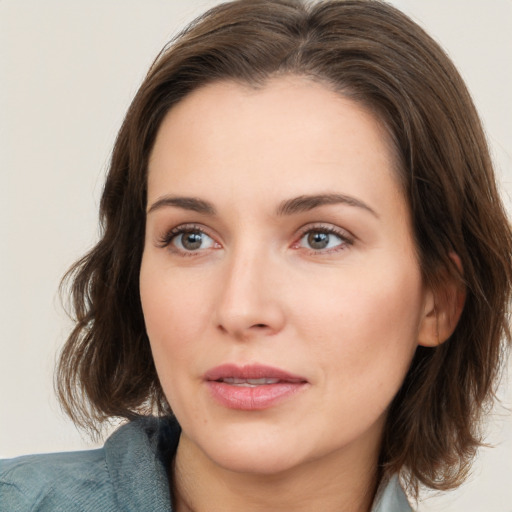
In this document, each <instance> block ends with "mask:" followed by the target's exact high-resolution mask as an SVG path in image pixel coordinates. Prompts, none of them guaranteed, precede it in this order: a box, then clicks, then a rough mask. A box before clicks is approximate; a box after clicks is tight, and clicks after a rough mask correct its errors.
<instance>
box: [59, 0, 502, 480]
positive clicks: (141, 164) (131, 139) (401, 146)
mask: <svg viewBox="0 0 512 512" xmlns="http://www.w3.org/2000/svg"><path fill="white" fill-rule="evenodd" d="M277 74H294V75H301V76H307V77H310V78H312V79H315V80H320V81H321V82H323V83H326V84H328V85H329V86H331V87H334V88H335V89H336V90H337V91H339V92H340V94H342V95H344V96H347V97H349V98H352V99H353V100H355V101H358V102H361V103H362V104H364V105H366V106H367V107H369V108H371V109H372V110H373V111H374V112H375V113H376V114H377V116H378V117H379V118H380V119H381V120H382V122H383V123H384V124H385V125H386V127H387V129H388V130H389V132H390V133H391V135H392V138H393V142H394V145H395V148H396V150H397V153H398V155H399V159H400V160H401V162H400V164H401V165H400V167H401V170H400V173H401V180H402V183H403V187H404V192H405V195H406V197H407V199H408V201H409V204H410V208H411V213H412V219H413V229H414V236H415V241H416V245H417V249H418V254H419V259H420V264H421V268H422V272H423V276H424V279H425V280H426V282H427V283H429V284H430V285H431V286H436V284H438V283H439V281H440V280H441V279H443V276H444V277H446V275H447V273H449V274H450V275H451V276H452V277H454V278H456V279H457V280H458V282H459V283H461V285H463V286H465V288H466V302H465V306H464V310H463V312H462V315H461V318H460V321H459V323H458V325H457V327H456V329H455V332H454V333H453V335H452V336H451V338H450V339H449V340H448V341H447V342H446V343H444V344H442V345H440V346H437V347H435V348H423V347H418V349H417V351H416V354H415V357H414V360H413V362H412V365H411V368H410V370H409V372H408V374H407V377H406V379H405V381H404V383H403V386H402V388H401V390H400V392H399V393H398V395H397V396H396V397H395V399H394V401H393V403H392V404H391V407H390V410H389V415H388V419H387V425H386V427H385V431H384V436H383V444H382V448H381V454H380V464H381V468H382V469H383V470H384V471H385V472H388V473H396V472H399V471H401V472H402V474H405V475H406V478H408V480H409V483H410V484H411V485H412V487H413V489H417V484H418V482H421V483H423V484H425V485H427V486H430V487H432V488H436V489H446V488H450V487H453V486H455V485H457V484H458V483H460V481H461V479H462V477H463V476H464V474H465V472H466V470H467V469H468V467H469V463H470V461H471V459H472V456H473V455H474V451H475V449H476V447H477V446H478V445H479V442H480V436H479V425H480V422H479V420H480V417H481V414H482V412H483V411H484V410H485V406H486V405H488V404H490V402H491V399H492V398H493V397H494V390H495V386H496V381H497V377H498V375H499V370H500V362H503V361H504V357H503V356H504V350H505V347H506V346H507V342H508V341H509V339H510V338H509V331H508V306H509V298H510V290H511V286H510V284H511V276H512V269H511V260H510V255H511V249H512V238H511V232H510V229H509V225H508V223H507V220H506V216H505V213H504V210H503V207H502V204H501V202H500V199H499V196H498V193H497V190H496V184H495V181H494V175H493V169H492V164H491V160H490V157H489V151H488V148H487V144H486V140H485V137H484V134H483V130H482V127H481V124H480V121H479V118H478V115H477V113H476V111H475V108H474V106H473V103H472V101H471V98H470V96H469V94H468V91H467V89H466V87H465V85H464V83H463V81H462V79H461V77H460V76H459V74H458V72H457V71H456V69H455V68H454V66H453V64H452V63H451V61H450V60H449V59H448V57H447V56H446V55H445V53H444V52H443V51H442V50H441V48H440V47H439V46H438V45H437V44H436V43H435V42H434V41H433V40H432V39H431V38H430V37H429V36H428V35H427V34H426V33H425V32H424V31H423V30H422V29H421V28H420V27H418V26H417V25H416V24H415V23H413V22H412V21H411V20H410V19H409V18H407V17H406V16H405V15H404V14H402V13H401V12H400V11H398V10H396V9H395V8H393V7H391V6H389V5H387V4H386V3H383V2H380V1H377V0H360V1H358V0H346V1H335V0H334V1H325V2H319V3H313V4H304V3H302V2H298V1H292V0H276V1H269V0H240V1H235V2H232V3H227V4H222V5H219V6H217V7H215V8H214V9H212V10H210V11H209V12H208V13H206V14H205V15H204V16H202V17H200V18H199V19H197V20H196V21H195V22H194V23H192V25H190V26H189V27H188V28H187V29H186V30H185V31H184V32H183V33H181V34H180V35H179V36H178V37H177V38H176V39H175V40H174V41H173V42H172V43H171V44H170V45H169V46H168V47H166V48H164V50H163V51H162V52H161V54H160V55H159V56H158V58H157V59H156V61H155V62H154V64H153V66H152V67H151V69H150V70H149V73H148V75H147V77H146V79H145V80H144V82H143V84H142V85H141V87H140V89H139V91H138V93H137V95H136V96H135V99H134V100H133V103H132V104H131V106H130V108H129V110H128V113H127V115H126V118H125V121H124V123H123V126H122V128H121V130H120V132H119V135H118V138H117V141H116V143H115V147H114V151H113V155H112V161H111V165H110V171H109V174H108V177H107V181H106V184H105V189H104V193H103V197H102V200H101V206H100V216H101V226H102V236H101V239H100V241H99V242H98V244H97V245H96V246H95V247H94V248H93V249H92V250H91V251H90V252H89V253H88V254H87V255H86V256H84V257H83V258H82V259H81V260H80V261H78V262H77V263H76V264H75V266H74V267H73V268H72V269H71V270H70V271H69V272H68V274H67V278H68V279H69V280H71V282H72V287H71V296H72V301H73V308H74V315H75V318H76V326H75V328H74V330H73V331H72V333H71V335H70V337H69V339H68V341H67V343H66V345H65V347H64V349H63V352H62V355H61V359H60V364H59V367H58V372H57V388H58V392H59V396H60V399H61V402H62V403H63V405H64V407H65V409H66V411H67V412H68V414H69V415H70V416H71V418H72V419H73V420H74V421H75V422H76V423H77V424H79V425H81V426H84V427H88V428H90V429H95V428H98V426H99V425H100V424H101V423H102V422H103V421H105V420H106V419H108V418H111V417H124V418H133V417H135V416H136V415H138V414H148V413H151V412H155V411H156V412H158V413H160V414H168V413H170V410H169V406H168V404H167V402H166V399H165V397H164V395H163V392H162V389H161V387H160V384H159V381H158V377H157V374H156V371H155V366H154V364H153V360H152V356H151V351H150V346H149V341H148V338H147V334H146V331H145V327H144V318H143V315H142V309H141V304H140V299H139V267H140V263H141V256H142V251H143V244H144V229H145V208H146V180H147V164H148V157H149V154H150V151H151V149H152V146H153V143H154V140H155V136H156V133H157V131H158V128H159V126H160V123H161V122H162V120H163V118H164V116H165V114H166V113H167V112H168V111H169V109H171V108H172V106H173V105H175V104H176V103H177V102H179V101H180V100H181V99H182V98H183V97H184V96H186V95H187V94H189V93H190V92H191V91H192V90H194V89H197V88H198V87H201V86H202V85H205V84H207V83H210V82H213V81H216V80H235V81H239V82H243V83H245V84H250V85H253V86H259V85H263V84H264V83H265V81H266V80H268V79H269V77H271V76H275V75H277ZM453 253H456V254H457V255H458V256H459V257H460V260H461V263H462V268H463V269H464V275H463V276H462V275H461V273H460V272H459V270H458V268H457V267H456V266H455V265H454V264H453V259H452V258H451V257H450V254H453Z"/></svg>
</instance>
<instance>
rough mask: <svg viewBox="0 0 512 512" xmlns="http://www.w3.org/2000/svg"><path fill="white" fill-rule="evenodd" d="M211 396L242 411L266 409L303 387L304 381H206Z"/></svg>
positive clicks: (226, 405)
mask: <svg viewBox="0 0 512 512" xmlns="http://www.w3.org/2000/svg"><path fill="white" fill-rule="evenodd" d="M207 385H208V387H209V389H210V392H211V394H212V396H213V398H214V399H215V400H216V401H217V402H219V403H220V404H221V405H223V406H224V407H228V408H229V409H238V410H242V411H258V410H262V409H268V408H269V407H272V406H274V405H276V404H277V403H279V402H281V401H283V400H284V399H286V398H289V397H291V396H292V395H294V394H295V393H297V392H298V391H301V390H303V389H304V388H305V386H306V382H278V383H276V384H262V385H261V386H253V387H249V386H234V385H232V384H226V383H225V382H218V381H207Z"/></svg>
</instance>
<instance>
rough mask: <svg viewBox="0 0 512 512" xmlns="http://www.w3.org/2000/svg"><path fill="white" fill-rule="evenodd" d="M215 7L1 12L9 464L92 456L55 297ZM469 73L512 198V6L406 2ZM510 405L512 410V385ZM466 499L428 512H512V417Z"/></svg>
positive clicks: (510, 1)
mask: <svg viewBox="0 0 512 512" xmlns="http://www.w3.org/2000/svg"><path fill="white" fill-rule="evenodd" d="M216 3H219V2H218V1H215V0H211V1H206V0H194V1H191V0H145V1H142V0H123V1H121V0H87V1H84V0H73V1H70V0H45V1H40V0H0V176H1V182H0V183H1V185H0V240H1V247H0V249H1V250H0V329H1V335H0V456H3V457H12V456H16V455H21V454H26V453H35V452H48V451H63V450H76V449H85V448H90V447H93V446H97V445H94V444H93V443H91V442H90V441H88V440H87V439H86V438H85V437H82V436H81V435H80V434H79V433H78V432H77V431H76V429H75V428H74V426H73V425H72V424H71V422H70V421H69V420H67V419H66V418H65V417H64V415H63V414H62V413H61V412H60V409H59V406H58V405H57V403H56V400H55V398H54V395H53V388H52V375H53V369H54V364H55V359H56V353H57V351H58V349H59V347H60V346H61V345H62V344H63V342H64V340H65V337H66V334H67V332H68V331H69V328H70V323H69V321H68V320H67V318H66V315H65V314H64V312H63V310H62V307H61V305H60V301H59V298H58V294H57V288H58V284H59V280H60V278H61V276H62V274H63V273H64V272H65V270H66V269H67V268H68V267H69V265H71V263H73V262H74V261H75V260H76V259H77V258H78V257H80V256H81V255H82V254H83V253H84V252H85V251H86V250H87V249H88V248H89V247H90V246H91V245H92V244H93V243H94V241H95V240H96V237H97V207H98V202H99V197H100V194H101V189H102V183H103V178H104V175H105V172H106V169H107V165H108V161H109V156H110V151H111V148H112V145H113V143H114V139H115V135H116V132H117V130H118V129H119V127H120V125H121V122H122V119H123V116H124V113H125V111H126V109H127V108H128V105H129V103H130V100H131V98H132V97H133V95H134V94H135V92H136V90H137V87H138V85H139V84H140V82H141V80H142V79H143V77H144V74H145V72H146V71H147V68H148V67H149V65H150V64H151V62H152V60H153V59H154V57H155V56H156V54H157V53H158V51H159V50H160V48H161V47H162V46H163V45H164V44H165V43H166V42H167V41H168V40H169V39H170V37H171V36H172V35H173V34H175V33H176V31H177V30H179V29H180V28H182V27H184V26H185V24H186V23H188V22H189V21H191V20H192V19H193V18H194V17H195V16H196V15H197V14H200V13H201V12H202V11H204V10H205V9H206V8H207V7H210V6H212V5H214V4H216ZM392 3H393V4H395V5H396V6H398V7H399V8H401V9H402V10H404V11H405V12H406V13H407V14H409V15H411V16H412V17H413V18H414V19H415V20H416V21H418V22H419V23H420V24H421V25H422V26H424V27H425V28H426V29H427V31H428V32H429V33H430V34H431V35H433V36H434V37H435V38H436V39H437V40H438V41H439V42H440V43H441V44H442V46H443V47H444V48H445V49H446V50H447V51H448V53H449V54H450V56H451V57H452V58H453V60H454V61H455V64H456V65H457V66H458V67H459V69H460V71H461V73H462V75H463V77H464V78H465V80H466V82H467V84H468V86H469V89H470V91H471V93H472V95H473V98H474V100H475V103H476V105H477V108H478V109H479V111H480V114H481V116H482V118H483V120H484V124H485V127H486V130H487V134H488V137H489V140H490V143H491V147H492V151H493V155H494V159H495V163H496V166H497V170H498V175H499V179H500V182H501V185H502V190H503V194H504V199H505V203H506V205H507V208H508V209H509V211H511V208H510V206H511V204H512V202H511V199H510V197H511V196H512V94H511V92H510V91H512V36H511V31H512V0H490V1H484V0H429V1H427V0H394V1H393V2H392ZM509 373H510V375H511V376H510V377H509V379H508V381H507V380H505V381H504V383H503V386H502V392H501V397H502V400H503V405H504V406H507V407H509V408H510V407H512V385H511V380H512V372H509ZM488 440H489V442H491V443H493V444H494V445H495V446H496V447H495V448H492V449H491V448H485V449H482V450H481V451H480V454H479V457H478V460H477V463H476V464H475V467H474V471H473V474H472V476H471V478H470V480H469V482H468V483H467V484H465V485H464V486H463V487H462V488H461V489H459V490H457V491H455V492H453V493H448V494H444V495H442V496H435V497H431V498H429V499H427V500H426V501H425V502H424V503H422V504H420V506H419V508H418V510H419V511H420V512H431V511H440V512H441V511H450V512H462V511H464V512H483V511H485V512H512V414H511V413H510V412H509V411H507V410H506V408H505V407H499V408H497V409H496V410H495V412H494V413H493V415H492V417H491V421H490V424H489V437H488Z"/></svg>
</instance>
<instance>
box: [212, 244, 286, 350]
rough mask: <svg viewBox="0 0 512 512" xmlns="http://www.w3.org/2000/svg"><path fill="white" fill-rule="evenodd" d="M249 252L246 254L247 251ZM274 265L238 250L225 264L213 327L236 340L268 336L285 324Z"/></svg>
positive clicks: (265, 257) (259, 255) (260, 255)
mask: <svg viewBox="0 0 512 512" xmlns="http://www.w3.org/2000/svg"><path fill="white" fill-rule="evenodd" d="M248 252H250V251H248ZM277 267H278V264H277V262H275V261H272V258H271V257H270V256H269V255H267V254H263V253H262V252H258V253H254V252H253V253H252V254H247V253H245V254H243V253H241V251H239V252H238V253H237V254H233V255H232V256H231V257H230V258H228V260H227V261H225V272H224V273H223V282H222V283H221V286H220V296H219V300H218V303H217V308H216V313H217V318H216V321H217V327H218V329H220V330H221V331H223V332H224V333H226V334H229V335H231V336H232V337H234V338H236V339H238V340H247V339H250V338H251V337H254V336H258V335H259V336H268V335H273V334H276V333H277V332H279V331H280V330H281V329H282V328H283V326H284V323H285V314H284V309H283V304H282V300H281V296H280V286H279V283H278V281H279V279H278V275H279V270H278V268H277Z"/></svg>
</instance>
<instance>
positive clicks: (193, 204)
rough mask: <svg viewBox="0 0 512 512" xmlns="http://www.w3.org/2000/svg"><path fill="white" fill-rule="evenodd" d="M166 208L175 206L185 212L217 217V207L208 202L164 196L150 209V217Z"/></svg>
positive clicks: (193, 198) (191, 198) (194, 198)
mask: <svg viewBox="0 0 512 512" xmlns="http://www.w3.org/2000/svg"><path fill="white" fill-rule="evenodd" d="M164 206H175V207H177V208H181V209H183V210H190V211H193V212H197V213H202V214H204V215H215V214H216V210H215V207H214V206H213V205H212V204H211V203H209V202H208V201H204V200H203V199H198V198H196V197H176V196H164V197H161V198H160V199H158V200H157V201H155V202H154V203H153V204H152V205H151V206H150V208H149V209H148V212H147V213H148V215H149V214H150V213H151V212H154V211H155V210H158V209H159V208H163V207H164Z"/></svg>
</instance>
